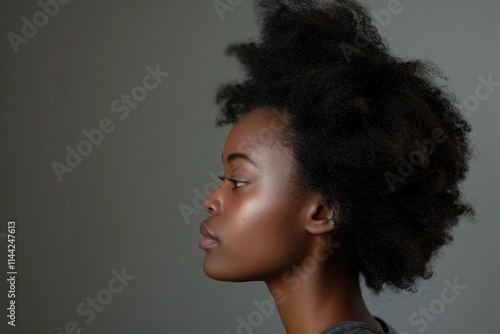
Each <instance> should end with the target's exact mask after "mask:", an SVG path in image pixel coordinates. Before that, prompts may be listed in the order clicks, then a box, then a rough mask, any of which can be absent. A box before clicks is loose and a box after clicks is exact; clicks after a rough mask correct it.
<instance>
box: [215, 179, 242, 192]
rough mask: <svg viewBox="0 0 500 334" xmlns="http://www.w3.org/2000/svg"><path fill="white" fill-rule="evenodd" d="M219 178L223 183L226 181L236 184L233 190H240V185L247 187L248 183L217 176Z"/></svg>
mask: <svg viewBox="0 0 500 334" xmlns="http://www.w3.org/2000/svg"><path fill="white" fill-rule="evenodd" d="M217 177H218V178H219V179H220V180H222V181H224V180H228V181H229V182H232V183H233V184H234V188H233V190H235V189H238V188H241V186H240V187H238V184H243V185H245V184H246V183H247V182H244V181H238V180H235V179H229V178H226V177H224V176H217Z"/></svg>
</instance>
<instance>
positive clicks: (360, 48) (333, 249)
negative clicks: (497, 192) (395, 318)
mask: <svg viewBox="0 0 500 334" xmlns="http://www.w3.org/2000/svg"><path fill="white" fill-rule="evenodd" d="M256 9H257V13H258V17H259V19H260V23H261V34H262V38H261V40H260V41H259V42H245V43H238V44H234V45H231V46H229V47H228V49H227V54H228V55H234V56H236V57H237V59H238V60H239V61H240V62H241V63H242V65H243V66H244V69H245V70H246V74H247V78H246V80H245V81H243V82H239V83H238V82H231V83H228V84H224V85H222V86H221V87H220V88H219V89H218V91H217V103H218V104H220V105H222V108H221V111H222V116H221V118H219V119H218V122H217V125H224V124H230V123H235V125H234V127H233V128H232V130H231V132H230V133H229V135H228V137H227V140H226V143H225V146H224V149H223V153H222V161H223V164H224V176H222V177H221V178H222V179H223V180H224V182H223V183H222V184H221V186H220V187H219V188H218V189H217V190H216V191H214V192H213V193H212V194H211V195H210V196H209V197H207V198H206V200H205V203H204V205H205V209H206V210H207V212H209V213H210V217H209V218H208V219H207V220H206V221H204V222H203V223H202V224H201V226H200V231H201V233H202V234H203V235H204V237H203V238H202V239H201V240H200V244H199V246H200V248H202V249H204V250H205V251H206V256H205V259H204V263H203V269H204V271H205V273H206V274H207V275H208V276H209V277H211V278H213V279H216V280H224V281H255V280H260V281H264V282H265V283H266V285H267V287H268V288H269V291H270V292H271V293H272V295H273V297H274V299H275V302H276V305H277V308H278V311H279V314H280V317H281V319H282V321H283V324H284V327H285V329H286V331H287V333H289V334H299V333H300V334H308V333H311V334H317V333H321V334H334V333H395V331H394V329H393V328H391V327H390V326H389V325H388V324H387V323H386V322H385V321H383V320H382V319H380V318H377V317H375V316H373V315H372V314H370V312H369V311H368V309H367V307H366V305H365V303H364V301H363V298H362V295H361V291H360V277H363V278H364V282H365V284H366V285H367V287H368V288H370V289H372V290H373V291H374V292H375V293H377V294H378V293H380V292H381V291H382V290H383V289H385V288H391V289H392V290H402V289H404V290H409V291H414V290H415V286H416V284H417V282H418V280H419V279H422V278H423V279H428V278H430V277H431V276H432V273H433V272H432V270H431V267H430V264H431V262H432V261H431V260H432V258H433V256H434V255H435V254H436V252H437V251H438V249H439V248H441V247H442V246H443V245H446V244H447V243H449V242H450V241H451V240H452V236H451V229H452V228H453V227H454V226H455V225H457V224H458V221H459V218H461V217H462V216H466V217H472V216H473V214H474V208H473V207H472V206H471V205H470V204H469V203H467V202H465V201H464V200H463V196H462V194H461V192H460V189H459V186H460V182H461V181H463V180H464V178H465V175H466V172H467V170H468V162H469V160H470V158H471V155H472V152H471V147H470V143H469V140H468V138H467V134H468V132H470V131H471V128H470V126H469V124H467V122H465V120H464V118H463V117H462V116H461V115H460V114H459V111H458V109H457V108H456V107H455V100H454V97H453V96H452V95H451V94H449V93H446V92H444V91H443V90H442V89H440V88H439V87H438V86H437V85H436V84H435V83H434V81H433V80H434V76H439V77H441V78H443V77H444V76H443V75H442V74H440V72H439V70H438V68H437V67H436V66H435V65H434V64H432V63H430V62H425V61H422V60H403V59H399V58H397V57H395V56H393V55H391V54H390V53H389V51H388V48H387V46H386V44H385V42H384V41H383V40H382V38H381V37H380V35H379V34H378V32H377V30H376V28H375V27H374V26H373V25H372V24H371V21H370V17H369V15H368V14H367V10H366V9H365V8H364V7H362V6H361V5H359V4H357V3H356V2H354V1H347V0H343V1H330V2H317V1H270V0H266V1H257V2H256Z"/></svg>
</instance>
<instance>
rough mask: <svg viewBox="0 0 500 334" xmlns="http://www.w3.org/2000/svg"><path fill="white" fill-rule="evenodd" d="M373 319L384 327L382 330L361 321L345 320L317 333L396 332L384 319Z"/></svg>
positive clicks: (387, 333)
mask: <svg viewBox="0 0 500 334" xmlns="http://www.w3.org/2000/svg"><path fill="white" fill-rule="evenodd" d="M375 319H377V321H378V322H379V323H380V324H381V325H382V328H383V329H384V331H383V332H380V331H378V330H376V329H375V328H373V327H371V326H369V325H367V324H365V323H363V322H359V321H347V322H343V323H340V324H336V325H334V326H332V327H329V328H327V329H325V330H323V331H322V332H321V333H319V334H397V333H396V331H395V330H394V328H392V327H391V326H389V325H388V324H387V323H386V322H385V321H384V320H382V319H380V318H377V317H375Z"/></svg>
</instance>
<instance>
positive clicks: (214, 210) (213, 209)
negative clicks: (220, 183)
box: [203, 187, 222, 215]
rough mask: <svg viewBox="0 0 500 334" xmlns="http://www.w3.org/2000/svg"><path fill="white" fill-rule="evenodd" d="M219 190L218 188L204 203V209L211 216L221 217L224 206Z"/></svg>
mask: <svg viewBox="0 0 500 334" xmlns="http://www.w3.org/2000/svg"><path fill="white" fill-rule="evenodd" d="M219 189H220V187H219V188H217V189H216V190H215V191H214V192H213V193H211V194H210V195H209V196H207V198H205V200H204V201H203V207H204V209H205V211H207V212H208V213H210V214H215V215H219V214H220V211H221V208H222V204H221V199H220V194H219Z"/></svg>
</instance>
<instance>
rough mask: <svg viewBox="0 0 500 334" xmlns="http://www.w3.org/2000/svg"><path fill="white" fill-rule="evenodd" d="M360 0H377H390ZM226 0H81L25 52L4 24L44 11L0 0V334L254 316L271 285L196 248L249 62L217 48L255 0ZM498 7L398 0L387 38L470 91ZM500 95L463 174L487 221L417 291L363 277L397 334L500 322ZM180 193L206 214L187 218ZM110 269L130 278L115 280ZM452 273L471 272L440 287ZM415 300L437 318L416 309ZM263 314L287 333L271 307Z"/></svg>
mask: <svg viewBox="0 0 500 334" xmlns="http://www.w3.org/2000/svg"><path fill="white" fill-rule="evenodd" d="M222 2H224V3H228V0H222ZM237 2H238V1H232V3H233V4H235V3H237ZM364 3H366V4H369V6H370V8H372V9H373V10H375V11H377V12H378V13H379V12H380V10H387V9H388V8H389V7H390V8H392V4H393V3H394V2H393V1H392V0H391V1H389V0H387V1H380V0H377V1H364ZM231 8H232V11H228V12H226V13H224V15H223V17H222V19H221V17H219V16H218V14H217V12H216V11H215V9H214V6H213V3H212V1H180V0H175V1H159V0H156V1H155V0H144V1H118V0H110V1H96V0H88V1H70V2H68V3H67V4H64V5H60V7H59V12H58V13H56V14H55V15H54V16H53V17H49V18H48V20H47V21H48V22H47V23H46V24H45V25H44V26H42V27H40V28H38V30H39V31H38V32H37V33H36V34H35V35H34V36H33V37H31V38H29V39H27V43H24V44H20V45H19V50H18V52H17V53H16V52H15V51H14V48H13V47H12V45H11V43H10V42H9V38H8V34H9V33H10V32H13V33H15V34H18V35H21V34H22V32H21V29H22V26H23V24H24V23H23V21H22V18H23V17H26V18H27V20H29V21H30V22H33V15H34V14H36V13H37V12H39V11H40V10H41V7H40V4H39V3H37V1H35V0H32V1H14V0H3V1H2V2H1V4H0V33H2V34H3V36H2V39H1V48H0V59H1V66H0V87H1V90H0V106H1V114H0V153H1V154H0V158H1V160H0V161H1V164H0V186H1V193H0V196H1V197H0V233H1V234H0V241H1V243H0V250H1V254H2V255H1V260H0V262H1V265H0V268H2V271H1V273H0V282H1V283H0V288H1V290H0V295H1V300H2V304H1V305H3V306H2V307H1V308H0V309H2V310H3V311H2V314H1V315H0V319H1V323H0V329H1V330H0V331H1V332H2V333H4V332H5V331H4V328H6V329H7V333H10V332H14V333H54V334H55V333H59V332H63V331H64V329H65V326H69V327H71V326H72V325H71V321H74V322H75V323H76V326H78V328H79V329H81V333H176V334H177V333H220V334H224V333H226V332H227V333H230V334H233V333H237V327H238V325H239V323H238V318H239V317H241V319H243V320H244V321H249V320H248V318H249V317H250V318H252V317H254V318H253V319H254V321H255V319H257V320H258V319H259V317H258V315H256V313H255V312H256V311H257V310H258V309H257V308H256V306H255V304H254V302H255V301H257V302H261V301H263V300H266V299H267V300H269V298H270V297H269V292H268V291H267V289H266V286H265V284H264V283H263V282H245V283H231V282H220V281H214V280H212V279H210V278H208V277H206V276H205V274H204V273H203V270H202V262H203V257H204V251H202V250H200V249H199V248H198V246H197V241H198V239H199V238H200V234H199V231H198V226H199V223H200V222H201V221H202V220H203V219H205V218H206V217H207V216H208V214H206V213H205V212H203V211H202V210H198V209H197V208H196V206H197V205H198V204H197V203H201V200H200V198H198V196H200V195H197V194H199V193H197V191H199V192H201V193H204V192H207V191H212V190H213V185H211V183H215V181H214V180H213V178H212V176H211V175H212V174H213V173H216V174H217V173H218V172H219V171H221V170H222V163H221V161H220V154H221V152H222V148H223V145H224V142H225V138H226V136H227V134H228V132H229V130H230V126H228V127H225V128H215V127H214V122H215V118H216V116H217V113H218V110H217V108H216V105H215V102H214V92H215V88H216V86H217V85H218V84H219V83H221V82H226V81H227V80H232V79H237V78H241V77H242V73H240V72H239V69H238V67H237V66H236V63H235V62H234V61H233V60H229V59H227V58H226V57H225V56H224V49H225V47H226V46H227V45H228V44H229V43H230V42H235V41H243V40H246V39H248V38H255V37H256V36H257V33H258V30H257V26H256V21H255V18H254V12H253V3H252V1H250V0H247V1H240V4H239V5H236V6H234V7H231ZM499 10H500V3H499V2H496V1H491V0H490V1H488V0H478V1H474V2H473V1H465V0H459V1H457V0H454V1H452V0H439V1H411V0H401V2H400V5H399V6H398V7H397V10H394V11H395V12H396V11H397V13H396V14H393V15H391V18H390V20H388V18H387V17H385V18H384V19H385V20H386V21H387V22H386V24H384V25H381V26H380V31H381V33H382V34H383V36H384V37H386V38H387V40H388V41H389V43H390V46H391V48H392V50H393V52H394V53H396V54H398V55H401V56H405V57H418V58H428V59H431V60H433V61H434V62H436V63H437V64H439V65H440V66H441V68H442V69H443V71H444V72H445V73H446V74H447V75H448V76H449V77H450V80H449V81H448V85H449V86H450V87H451V89H452V90H453V91H454V92H455V94H456V95H457V96H458V97H459V98H460V99H462V100H465V99H466V98H468V100H467V101H469V102H470V101H474V98H471V97H470V96H474V95H475V90H476V87H477V86H478V85H479V84H480V81H479V79H478V78H479V77H480V76H482V77H484V78H488V76H489V75H490V76H492V78H493V80H494V81H495V82H499V81H500V67H499V58H498V55H499V54H500V45H499V39H498V36H499V32H500V31H499V30H500V29H499V23H498V22H499V21H498V14H499ZM38 19H43V17H42V16H40V17H38ZM11 36H12V35H11ZM148 66H149V67H150V68H152V69H155V68H156V66H159V68H160V70H161V71H163V72H169V75H168V76H166V77H162V78H160V80H162V82H160V83H158V85H157V87H156V88H154V89H152V90H150V91H147V96H146V97H145V99H144V100H143V101H141V102H140V103H139V104H138V105H137V106H136V107H135V109H132V108H130V113H129V115H128V116H127V117H123V116H124V114H123V112H119V113H115V112H113V110H112V107H111V105H112V103H113V101H115V99H117V98H118V99H119V98H120V96H121V95H122V94H130V93H131V91H132V90H134V89H135V90H134V91H135V92H136V93H137V92H140V88H137V86H141V85H143V78H144V76H145V75H146V74H147V73H148V71H147V69H146V68H147V67H148ZM152 82H153V81H151V83H150V84H152ZM481 92H483V91H481ZM478 101H479V100H478ZM499 105H500V86H496V87H494V89H493V91H492V92H491V94H490V96H489V97H488V98H487V99H484V100H480V101H479V105H478V106H474V108H470V109H474V110H472V111H470V112H469V116H468V117H469V120H470V122H471V123H472V124H473V125H474V129H475V130H474V133H473V134H472V136H473V140H474V142H475V144H476V151H477V152H478V156H479V158H478V160H477V161H473V162H472V164H471V170H470V173H469V177H468V178H467V180H466V182H465V183H464V190H465V193H466V197H467V198H468V199H471V201H472V202H473V203H475V205H476V208H477V212H478V214H477V217H476V219H477V223H476V224H473V225H471V224H462V225H461V226H460V227H459V228H457V229H456V230H455V234H454V235H455V237H456V239H455V241H454V242H453V244H451V245H450V246H448V247H446V248H444V249H443V251H442V252H441V254H440V256H439V258H438V259H437V260H436V264H435V267H434V268H435V272H436V274H435V276H434V277H433V278H432V279H431V280H429V281H425V282H422V284H421V285H420V292H418V293H416V294H414V295H405V294H401V295H395V294H391V293H386V294H382V295H380V296H379V297H376V296H373V295H371V294H370V292H369V291H367V290H366V289H365V290H364V296H365V300H366V302H367V304H368V306H369V309H370V310H371V311H372V313H373V314H375V315H377V316H379V317H381V318H383V319H384V320H386V321H387V322H388V323H390V324H391V325H392V326H393V327H395V328H396V329H397V330H398V331H399V332H400V333H405V332H406V333H411V334H413V333H421V332H425V333H456V334H469V333H473V332H481V333H494V332H496V330H495V329H494V328H496V324H495V322H496V321H495V320H496V316H497V309H498V307H497V303H498V300H499V297H500V294H499V293H498V283H497V281H498V277H499V268H498V258H499V255H500V247H499V246H498V235H499V232H500V227H499V224H498V214H497V211H496V209H497V208H498V202H499V191H498V189H499V186H500V182H499V177H498V170H500V157H499V154H498V153H499V150H498V146H497V145H498V144H497V143H498V140H499V135H498V131H497V130H498V127H499V126H500V113H498V106H499ZM117 106H123V104H122V103H120V104H119V105H115V107H117ZM465 111H466V110H465V109H464V112H465ZM120 116H122V117H123V119H120ZM105 119H109V122H110V123H109V124H108V125H107V126H112V127H113V129H114V130H113V131H112V132H110V133H107V134H104V135H103V138H102V141H101V142H100V143H98V144H97V145H93V147H92V152H90V153H89V154H88V155H87V156H85V157H83V158H82V161H81V162H80V164H79V165H77V166H76V167H74V168H73V170H72V171H71V172H67V173H64V174H63V175H62V182H61V181H60V180H59V179H58V178H57V176H56V173H55V172H54V169H53V166H52V165H53V163H54V161H56V162H59V163H62V164H66V163H65V159H66V155H67V148H66V147H67V146H69V147H70V148H72V149H76V147H77V146H78V144H79V143H80V142H81V141H82V140H85V136H84V135H83V133H82V131H83V130H88V131H90V130H92V129H94V128H97V127H99V125H100V122H106V121H105ZM103 120H104V121H103ZM104 127H105V128H106V126H104ZM80 145H84V144H80ZM81 148H83V149H85V147H83V146H81ZM87 149H88V148H87ZM180 206H188V207H191V208H193V209H194V210H198V212H197V213H194V214H193V215H191V216H190V217H189V219H185V218H184V217H183V215H182V214H181V211H180V209H179V208H180ZM9 220H15V221H16V227H17V229H16V247H17V248H16V260H17V270H18V275H17V281H16V292H17V294H16V305H17V314H16V315H17V317H16V327H15V328H12V327H11V326H7V324H6V322H7V319H6V306H7V285H6V284H5V282H6V269H5V268H6V265H5V264H6V262H7V242H6V239H5V238H6V234H7V222H8V221H9ZM113 270H115V271H116V272H121V271H122V270H124V271H125V273H126V274H127V275H130V276H134V278H131V277H129V280H128V281H126V282H125V283H123V284H126V286H124V287H123V289H121V290H119V289H118V287H119V285H120V284H119V283H117V282H115V281H112V279H113V277H115V276H114V274H113ZM116 272H115V275H116ZM454 280H456V281H457V282H458V284H460V285H462V286H466V288H463V287H462V290H460V291H459V292H458V293H459V294H457V295H456V298H455V299H454V301H453V302H451V303H443V301H442V295H441V293H442V292H443V290H444V289H445V288H446V287H447V283H446V282H454ZM110 281H111V282H112V285H111V287H110V285H109V283H110ZM113 284H114V285H113ZM117 289H118V290H119V291H118V290H117ZM111 290H113V291H115V292H109V291H111ZM96 297H97V298H100V300H101V301H104V302H105V303H107V305H105V306H104V307H103V308H102V309H100V311H99V312H97V311H91V308H90V307H89V306H87V305H86V303H87V302H88V300H87V298H96ZM89 300H91V299H89ZM82 303H83V304H82ZM82 305H83V306H82ZM442 306H444V308H442ZM421 308H428V309H430V311H429V312H430V314H431V316H432V317H429V318H427V320H422V319H426V318H425V317H423V316H421V315H420V314H419V313H420V312H421ZM77 309H79V312H78V311H77ZM415 312H416V315H415ZM92 313H94V314H93V316H92ZM82 314H83V315H82ZM411 319H413V321H412V320H411ZM415 321H416V322H417V325H416V324H415ZM424 323H426V324H425V326H426V328H425V330H423V328H424ZM68 324H69V325H68ZM494 324H495V327H494ZM252 330H253V333H256V334H257V333H285V331H284V328H283V326H282V324H281V321H280V318H279V315H278V312H277V311H276V310H274V311H273V312H271V314H270V315H269V316H267V315H265V316H263V317H262V324H259V325H258V326H255V327H253V328H252Z"/></svg>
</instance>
